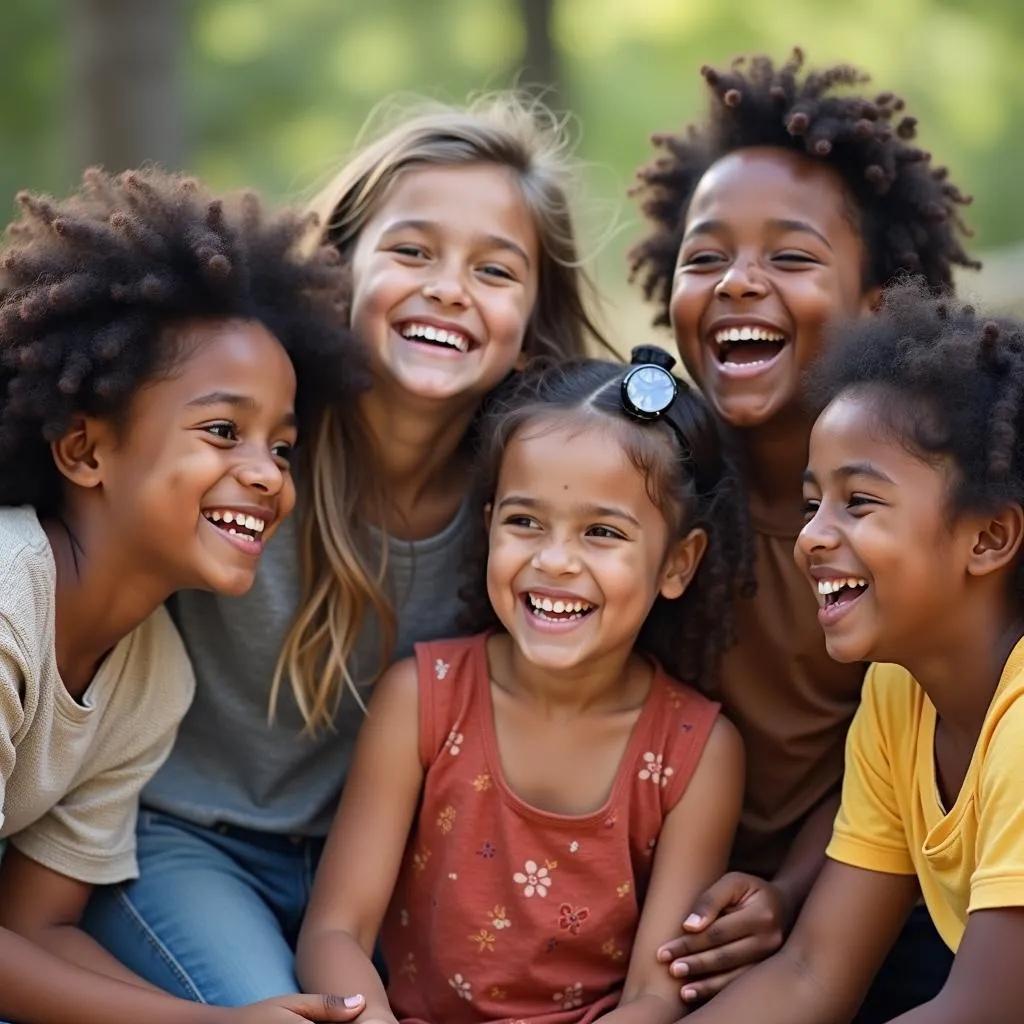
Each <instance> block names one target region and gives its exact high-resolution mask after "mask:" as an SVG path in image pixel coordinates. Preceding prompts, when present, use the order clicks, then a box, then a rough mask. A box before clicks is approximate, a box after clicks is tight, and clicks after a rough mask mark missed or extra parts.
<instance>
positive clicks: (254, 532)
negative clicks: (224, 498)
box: [203, 508, 267, 542]
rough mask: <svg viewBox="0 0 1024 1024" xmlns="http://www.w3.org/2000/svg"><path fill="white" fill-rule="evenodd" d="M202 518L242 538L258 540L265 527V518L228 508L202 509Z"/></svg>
mask: <svg viewBox="0 0 1024 1024" xmlns="http://www.w3.org/2000/svg"><path fill="white" fill-rule="evenodd" d="M203 518H204V519H206V521H207V522H209V523H211V524H212V525H213V526H215V527H217V529H218V530H222V531H223V532H224V533H227V534H228V535H229V536H232V537H239V538H241V539H243V540H249V541H253V542H256V541H259V540H260V539H261V538H262V536H263V531H264V530H265V529H266V527H267V522H266V520H265V519H258V518H256V516H250V515H247V514H246V513H244V512H237V511H235V510H234V509H230V508H215V509H204V510H203Z"/></svg>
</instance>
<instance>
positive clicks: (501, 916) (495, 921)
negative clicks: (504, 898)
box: [491, 906, 512, 932]
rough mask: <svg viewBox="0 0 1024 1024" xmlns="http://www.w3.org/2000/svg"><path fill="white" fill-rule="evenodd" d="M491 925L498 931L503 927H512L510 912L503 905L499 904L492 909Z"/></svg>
mask: <svg viewBox="0 0 1024 1024" xmlns="http://www.w3.org/2000/svg"><path fill="white" fill-rule="evenodd" d="M491 927H492V928H494V929H496V930H497V931H499V932H500V931H501V930H502V928H511V927H512V922H511V921H510V920H509V919H508V913H507V911H506V910H505V908H504V907H502V906H497V907H495V908H494V909H493V910H492V911H491Z"/></svg>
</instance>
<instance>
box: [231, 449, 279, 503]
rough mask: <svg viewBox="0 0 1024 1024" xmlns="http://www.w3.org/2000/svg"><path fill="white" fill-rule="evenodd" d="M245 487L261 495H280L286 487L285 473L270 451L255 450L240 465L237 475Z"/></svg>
mask: <svg viewBox="0 0 1024 1024" xmlns="http://www.w3.org/2000/svg"><path fill="white" fill-rule="evenodd" d="M235 475H236V476H237V477H238V480H239V482H240V483H241V484H242V486H243V487H248V488H251V489H252V490H254V491H259V492H260V494H279V493H280V491H281V488H282V487H283V486H284V480H285V471H284V470H283V469H282V468H281V467H280V466H279V465H278V464H277V461H276V460H275V459H274V456H273V454H272V453H271V452H270V451H269V450H268V449H262V450H260V451H256V450H255V449H254V450H253V451H252V452H251V453H250V454H249V455H248V457H247V458H245V459H244V460H243V461H242V462H241V463H239V465H238V468H237V470H236V474H235Z"/></svg>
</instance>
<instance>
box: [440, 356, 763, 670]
mask: <svg viewBox="0 0 1024 1024" xmlns="http://www.w3.org/2000/svg"><path fill="white" fill-rule="evenodd" d="M628 370H629V367H624V366H622V365H621V364H615V363H611V362H606V361H604V360H598V359H576V360H571V361H569V362H565V363H561V364H552V363H546V364H545V363H538V364H537V366H536V368H531V369H530V370H528V371H526V372H525V373H523V374H519V375H517V376H516V377H515V378H512V379H510V380H509V381H507V382H506V383H505V385H503V386H502V387H501V388H499V389H498V390H497V391H496V392H495V393H494V394H493V395H492V397H491V399H490V400H489V403H488V405H487V408H486V410H485V413H484V416H483V420H482V428H481V434H480V441H479V450H478V461H477V467H478V469H477V478H476V481H475V487H474V498H475V501H474V506H473V507H474V508H477V509H480V510H482V509H483V508H484V507H485V506H486V505H488V504H490V503H491V502H492V501H493V499H494V494H495V489H496V487H497V481H498V474H499V471H500V468H501V462H502V458H503V455H504V452H505V450H506V448H507V447H508V444H509V442H510V441H511V440H512V439H513V438H514V437H515V436H516V435H517V434H519V433H520V432H521V431H522V430H523V429H524V427H526V426H527V425H528V424H530V423H533V422H536V421H537V420H540V419H546V418H549V417H552V416H554V417H557V418H559V419H561V418H563V417H569V418H577V419H579V420H580V421H581V422H582V423H584V424H585V423H588V422H590V423H593V422H600V423H602V424H603V425H605V424H609V423H610V424H611V425H613V426H614V428H615V429H616V435H617V437H618V439H619V441H620V443H621V444H622V446H623V449H624V450H625V452H626V454H627V455H628V457H629V459H630V460H631V462H632V463H633V465H634V466H635V467H636V468H637V470H638V471H639V472H641V473H643V474H644V477H645V478H646V480H647V487H648V491H649V493H650V495H651V499H652V500H653V501H654V503H655V504H656V505H657V506H658V508H659V509H660V510H661V512H662V514H663V515H664V516H665V519H666V521H667V523H668V524H669V529H670V536H671V537H672V539H673V540H679V539H682V538H683V537H685V536H686V535H687V533H688V532H689V531H690V530H692V529H694V528H695V527H701V528H702V529H704V530H705V531H706V533H707V536H708V545H707V550H706V551H705V553H704V557H703V559H702V560H701V563H700V565H699V567H698V569H697V572H696V575H695V576H694V578H693V580H692V581H691V582H690V585H689V586H688V587H687V588H686V591H685V592H684V593H683V595H682V596H681V597H679V598H678V599H676V600H674V601H670V600H667V599H666V598H664V597H661V596H659V597H658V598H657V599H656V600H655V602H654V605H653V607H652V608H651V611H650V613H649V614H648V616H647V620H646V621H645V622H644V625H643V627H642V629H641V632H640V635H639V638H638V640H637V649H638V650H640V651H644V652H646V653H648V654H651V655H653V656H654V657H655V658H656V659H657V660H658V661H659V662H660V664H661V665H662V666H663V667H664V669H665V670H666V671H667V672H668V673H669V674H670V675H672V676H674V677H675V678H676V679H680V680H684V681H686V682H690V683H694V684H696V685H699V686H701V687H702V688H703V689H705V690H710V689H713V687H714V683H715V680H716V675H717V672H716V670H717V663H718V658H719V655H720V654H721V653H722V651H723V650H725V649H726V648H727V647H728V646H729V645H730V644H731V643H732V642H733V640H734V629H733V599H734V596H735V595H736V594H737V593H739V594H742V595H743V596H749V595H750V594H752V593H753V591H754V577H753V541H752V535H751V532H750V529H749V526H748V522H747V507H746V501H745V499H744V496H743V494H742V491H741V484H740V475H739V472H738V470H737V469H736V467H735V466H734V463H733V460H732V458H731V456H730V454H729V452H728V451H727V447H726V445H727V442H726V438H725V435H724V433H723V431H722V429H721V427H720V426H719V424H718V421H717V420H716V418H715V416H714V415H713V413H712V412H711V410H710V409H709V407H708V406H707V404H706V403H705V402H704V400H703V398H701V397H700V395H699V394H698V393H697V392H696V391H694V390H693V389H692V388H690V387H689V386H688V385H687V384H686V383H685V382H683V381H679V393H678V396H677V397H676V399H675V401H674V402H673V404H672V406H671V408H670V410H669V413H668V414H667V416H670V417H671V419H672V422H673V423H674V425H675V427H676V430H673V429H672V427H670V426H669V425H668V424H665V423H660V422H655V421H649V422H642V421H639V420H636V419H633V418H632V417H631V416H629V415H627V413H626V412H625V411H624V409H623V405H622V398H621V389H622V380H623V378H624V377H625V375H626V373H627V372H628ZM677 431H678V434H679V435H681V437H680V436H677ZM684 439H685V440H684ZM681 447H684V450H683V451H681ZM472 522H473V523H474V524H477V525H474V526H473V527H472V530H473V532H472V534H471V535H470V536H469V537H468V538H467V543H466V560H465V565H466V580H467V582H466V584H465V586H464V587H463V588H462V590H461V592H460V597H461V598H462V601H463V608H464V613H463V616H462V625H463V627H464V628H466V629H467V630H471V631H474V632H476V631H480V630H483V629H487V628H489V627H492V626H495V625H497V623H498V619H497V616H496V615H495V613H494V610H493V608H492V607H491V603H490V600H489V598H488V596H487V581H486V564H487V551H488V537H487V529H486V526H485V524H484V517H483V515H478V516H474V517H472Z"/></svg>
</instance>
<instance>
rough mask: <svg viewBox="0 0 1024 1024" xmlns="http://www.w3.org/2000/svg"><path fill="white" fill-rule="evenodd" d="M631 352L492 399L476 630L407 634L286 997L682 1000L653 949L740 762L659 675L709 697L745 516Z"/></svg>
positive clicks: (362, 743)
mask: <svg viewBox="0 0 1024 1024" xmlns="http://www.w3.org/2000/svg"><path fill="white" fill-rule="evenodd" d="M652 359H657V360H658V361H657V362H653V361H651V362H648V360H652ZM635 361H636V362H638V363H639V364H640V365H639V366H636V367H634V368H633V369H632V370H629V371H628V372H627V371H624V370H623V369H622V368H621V367H619V366H616V365H615V364H612V363H603V362H596V361H586V362H578V363H575V364H573V365H570V366H567V367H565V368H564V369H558V368H555V369H552V370H549V371H547V372H546V373H544V374H543V375H541V376H540V377H539V379H538V380H537V381H536V382H535V383H534V382H529V383H527V384H525V385H523V386H522V387H520V388H519V390H518V393H517V394H515V395H513V396H512V397H511V399H510V401H509V402H508V404H507V405H504V406H501V407H499V408H498V409H497V410H496V412H495V413H494V415H493V419H492V420H491V423H490V428H489V429H488V430H486V431H485V434H484V437H485V441H484V450H483V453H482V466H483V474H484V486H483V488H482V489H481V494H480V497H481V503H480V507H481V509H483V507H484V503H486V518H487V523H488V543H489V552H488V555H487V558H486V585H485V586H484V585H483V582H482V581H481V582H480V585H478V586H476V587H474V588H472V589H471V590H470V592H469V593H468V594H467V595H466V598H467V606H468V607H469V609H470V610H471V612H472V613H473V614H474V615H475V616H476V618H477V620H478V621H479V622H493V623H495V624H496V626H497V628H496V629H494V630H491V631H490V632H484V633H479V634H477V635H475V636H472V637H470V638H469V639H460V640H442V641H437V642H435V643H427V644H419V645H417V649H416V656H415V658H409V659H406V660H404V661H401V662H399V663H397V664H396V665H395V666H393V667H392V668H391V669H389V670H388V671H387V672H386V673H385V674H384V676H383V677H382V678H381V681H380V682H379V683H378V685H377V688H376V689H375V691H374V695H373V699H372V701H371V705H370V709H369V717H368V719H367V723H366V726H365V727H364V729H363V732H362V733H361V735H360V739H359V743H358V744H357V747H356V753H355V759H354V762H353V767H352V776H351V778H350V780H349V783H348V785H347V787H346V789H345V794H344V797H343V798H342V803H341V807H340V809H339V811H338V815H337V818H336V819H335V823H334V826H333V829H332V832H331V835H330V838H329V839H328V844H327V849H326V850H325V853H324V858H323V861H322V863H321V866H320V871H319V874H318V876H317V881H316V884H315V886H314V892H313V898H312V901H311V904H310V909H309V913H308V915H307V917H306V922H305V924H304V925H303V929H302V933H301V935H300V938H299V949H298V958H297V967H298V972H299V977H300V979H301V980H302V981H303V982H304V983H305V984H306V985H307V986H313V987H316V986H318V985H322V984H323V983H324V982H325V981H326V980H327V979H328V978H329V979H331V982H332V984H334V985H338V984H340V985H342V986H343V987H345V986H353V985H354V986H356V989H358V990H359V991H360V992H364V993H366V998H367V1006H366V1010H365V1011H364V1014H363V1017H362V1018H361V1020H364V1021H370V1020H373V1021H393V1020H396V1019H399V1020H401V1019H412V1020H417V1021H430V1022H438V1024H439V1022H445V1024H458V1022H460V1021H465V1022H468V1021H481V1020H498V1019H509V1018H513V1019H527V1020H544V1021H552V1022H554V1021H558V1022H568V1021H583V1020H585V1021H589V1020H592V1019H594V1018H595V1017H597V1016H599V1015H602V1014H604V1013H608V1012H609V1011H612V1012H611V1015H610V1016H609V1017H608V1018H607V1019H608V1020H609V1021H611V1020H612V1019H615V1018H618V1019H621V1020H643V1021H660V1020H664V1021H666V1022H668V1021H672V1020H674V1019H675V1018H676V1017H678V1016H679V1014H680V1012H681V1010H682V1003H681V1002H680V1000H679V996H678V991H677V990H676V985H675V983H674V982H673V981H672V979H671V978H670V977H669V976H668V974H667V973H666V972H665V971H664V970H663V969H662V968H661V966H660V965H659V964H658V963H657V961H656V960H655V957H654V953H655V950H656V948H657V946H658V944H659V943H660V942H662V941H664V940H665V939H666V938H667V937H669V936H670V935H672V934H673V932H674V929H675V928H676V926H677V921H678V915H679V914H680V913H681V912H683V911H684V909H685V908H686V907H687V906H688V905H689V901H690V900H692V899H693V897H694V896H695V895H696V894H697V892H699V891H700V888H701V886H702V885H704V884H705V883H706V882H707V881H708V880H709V879H711V878H714V877H716V873H717V872H718V871H719V870H720V869H721V868H722V866H723V865H724V864H725V861H726V857H727V855H728V850H729V845H730V843H731V841H732V836H733V831H734V828H735V824H736V818H737V816H738V814H739V805H740V798H741V791H742V770H743V769H742V750H741V746H740V743H739V740H738V738H737V735H736V733H735V731H734V730H733V728H732V726H730V725H729V724H728V722H726V721H725V719H723V718H720V717H719V716H718V705H717V704H714V703H712V702H710V701H709V700H707V699H706V698H704V697H702V696H700V695H699V694H698V693H697V692H696V691H695V690H693V689H690V688H689V687H686V686H683V685H681V684H679V683H677V682H675V681H674V680H673V679H671V678H670V677H669V675H668V674H666V671H665V670H666V669H667V670H668V672H670V673H671V674H672V675H674V676H675V678H676V679H687V680H689V681H691V682H707V681H709V678H710V673H711V672H712V671H713V666H714V662H715V659H716V657H717V655H718V653H719V652H720V650H721V649H722V647H723V646H724V644H725V642H726V640H727V638H728V636H729V631H730V629H731V624H732V619H731V614H730V608H729V605H730V603H731V602H730V588H729V587H727V586H724V585H723V584H724V583H725V582H726V581H732V580H733V579H734V578H735V576H736V574H737V573H738V572H742V569H743V565H742V562H743V554H744V552H745V548H746V543H745V523H744V519H743V511H742V503H741V501H740V499H739V497H738V493H737V490H736V481H735V478H734V476H733V474H732V472H731V471H730V467H729V464H728V462H727V460H726V459H725V457H724V455H723V451H722V447H721V443H720V436H719V431H718V428H717V427H716V425H715V422H714V419H713V417H712V415H711V413H710V410H708V409H707V407H706V406H705V405H704V403H703V402H702V401H701V400H700V399H699V398H698V397H697V395H696V394H695V393H694V392H693V391H691V390H690V388H689V387H687V386H686V385H685V384H678V385H677V384H676V383H674V378H673V377H672V376H671V374H670V373H669V372H668V370H667V367H668V366H671V364H672V361H673V360H672V359H671V357H666V355H665V353H662V352H660V351H659V350H657V349H639V350H637V359H636V360H635ZM644 364H645V365H644ZM478 571H479V570H478ZM680 637H681V638H683V639H684V641H685V643H684V644H682V645H681V644H680V643H679V639H680ZM382 807H386V808H387V813H386V814H381V813H380V809H381V808H382ZM697 821H699V822H700V823H701V824H700V828H695V827H694V823H695V822H697ZM385 910H387V914H386V915H385ZM382 921H383V931H382V943H383V953H384V958H385V961H386V962H387V964H388V966H389V971H390V985H389V988H388V991H387V993H386V994H385V992H384V989H383V987H382V985H381V983H380V981H379V979H377V978H376V976H375V973H374V969H373V966H372V965H371V963H370V952H371V950H372V948H373V943H374V938H375V936H376V935H377V932H378V929H379V928H380V926H381V922H382ZM354 990H355V989H353V991H354ZM615 1007H619V1009H618V1010H616V1009H615Z"/></svg>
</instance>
